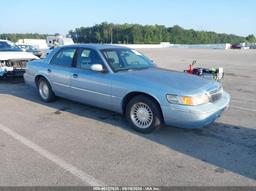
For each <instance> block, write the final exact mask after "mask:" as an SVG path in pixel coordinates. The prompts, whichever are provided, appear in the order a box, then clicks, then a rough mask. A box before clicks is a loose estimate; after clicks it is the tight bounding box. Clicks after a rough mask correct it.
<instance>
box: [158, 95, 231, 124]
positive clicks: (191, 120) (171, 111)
mask: <svg viewBox="0 0 256 191" xmlns="http://www.w3.org/2000/svg"><path fill="white" fill-rule="evenodd" d="M229 102H230V96H229V94H228V93H226V92H223V95H222V97H221V99H219V100H218V101H217V102H215V103H208V104H204V105H199V106H184V105H175V104H170V105H169V106H161V108H162V112H163V118H164V122H165V124H166V125H170V126H175V127H181V128H201V127H204V126H206V125H209V124H211V123H213V122H214V121H215V120H216V119H217V118H219V117H220V116H221V114H222V113H223V112H224V111H225V110H226V109H227V108H228V106H229Z"/></svg>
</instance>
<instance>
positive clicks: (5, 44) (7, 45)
mask: <svg viewBox="0 0 256 191" xmlns="http://www.w3.org/2000/svg"><path fill="white" fill-rule="evenodd" d="M0 51H22V50H21V48H19V47H18V46H17V45H16V44H14V43H12V42H9V41H0Z"/></svg>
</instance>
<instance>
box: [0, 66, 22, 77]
mask: <svg viewBox="0 0 256 191" xmlns="http://www.w3.org/2000/svg"><path fill="white" fill-rule="evenodd" d="M24 73H25V68H13V67H0V77H4V76H23V74H24Z"/></svg>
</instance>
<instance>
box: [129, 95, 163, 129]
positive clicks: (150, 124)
mask: <svg viewBox="0 0 256 191" xmlns="http://www.w3.org/2000/svg"><path fill="white" fill-rule="evenodd" d="M125 116H126V119H127V121H128V122H129V123H130V124H131V126H132V127H133V129H135V130H136V131H138V132H141V133H151V132H153V131H154V130H156V129H157V128H159V127H160V126H161V125H162V120H161V119H162V117H161V112H160V108H159V107H158V104H156V102H155V100H153V99H152V98H150V97H147V96H136V97H134V98H132V99H131V100H130V101H129V103H128V104H127V107H126V113H125Z"/></svg>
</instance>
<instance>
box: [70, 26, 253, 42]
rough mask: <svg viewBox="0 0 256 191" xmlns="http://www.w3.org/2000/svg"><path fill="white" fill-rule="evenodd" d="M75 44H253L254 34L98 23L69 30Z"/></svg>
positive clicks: (178, 27)
mask: <svg viewBox="0 0 256 191" xmlns="http://www.w3.org/2000/svg"><path fill="white" fill-rule="evenodd" d="M69 35H70V36H71V37H72V38H73V40H74V41H75V42H77V43H111V42H112V43H115V44H126V43H127V44H158V43H160V42H170V43H173V44H215V43H232V44H237V43H242V42H256V39H255V36H254V35H249V36H247V37H242V36H237V35H233V34H223V33H222V34H220V33H216V32H207V31H195V30H192V29H190V30H187V29H184V28H182V27H180V26H178V25H175V26H173V27H166V26H164V25H139V24H112V23H106V22H104V23H101V24H97V25H94V26H92V27H80V28H76V29H75V30H71V31H69Z"/></svg>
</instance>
